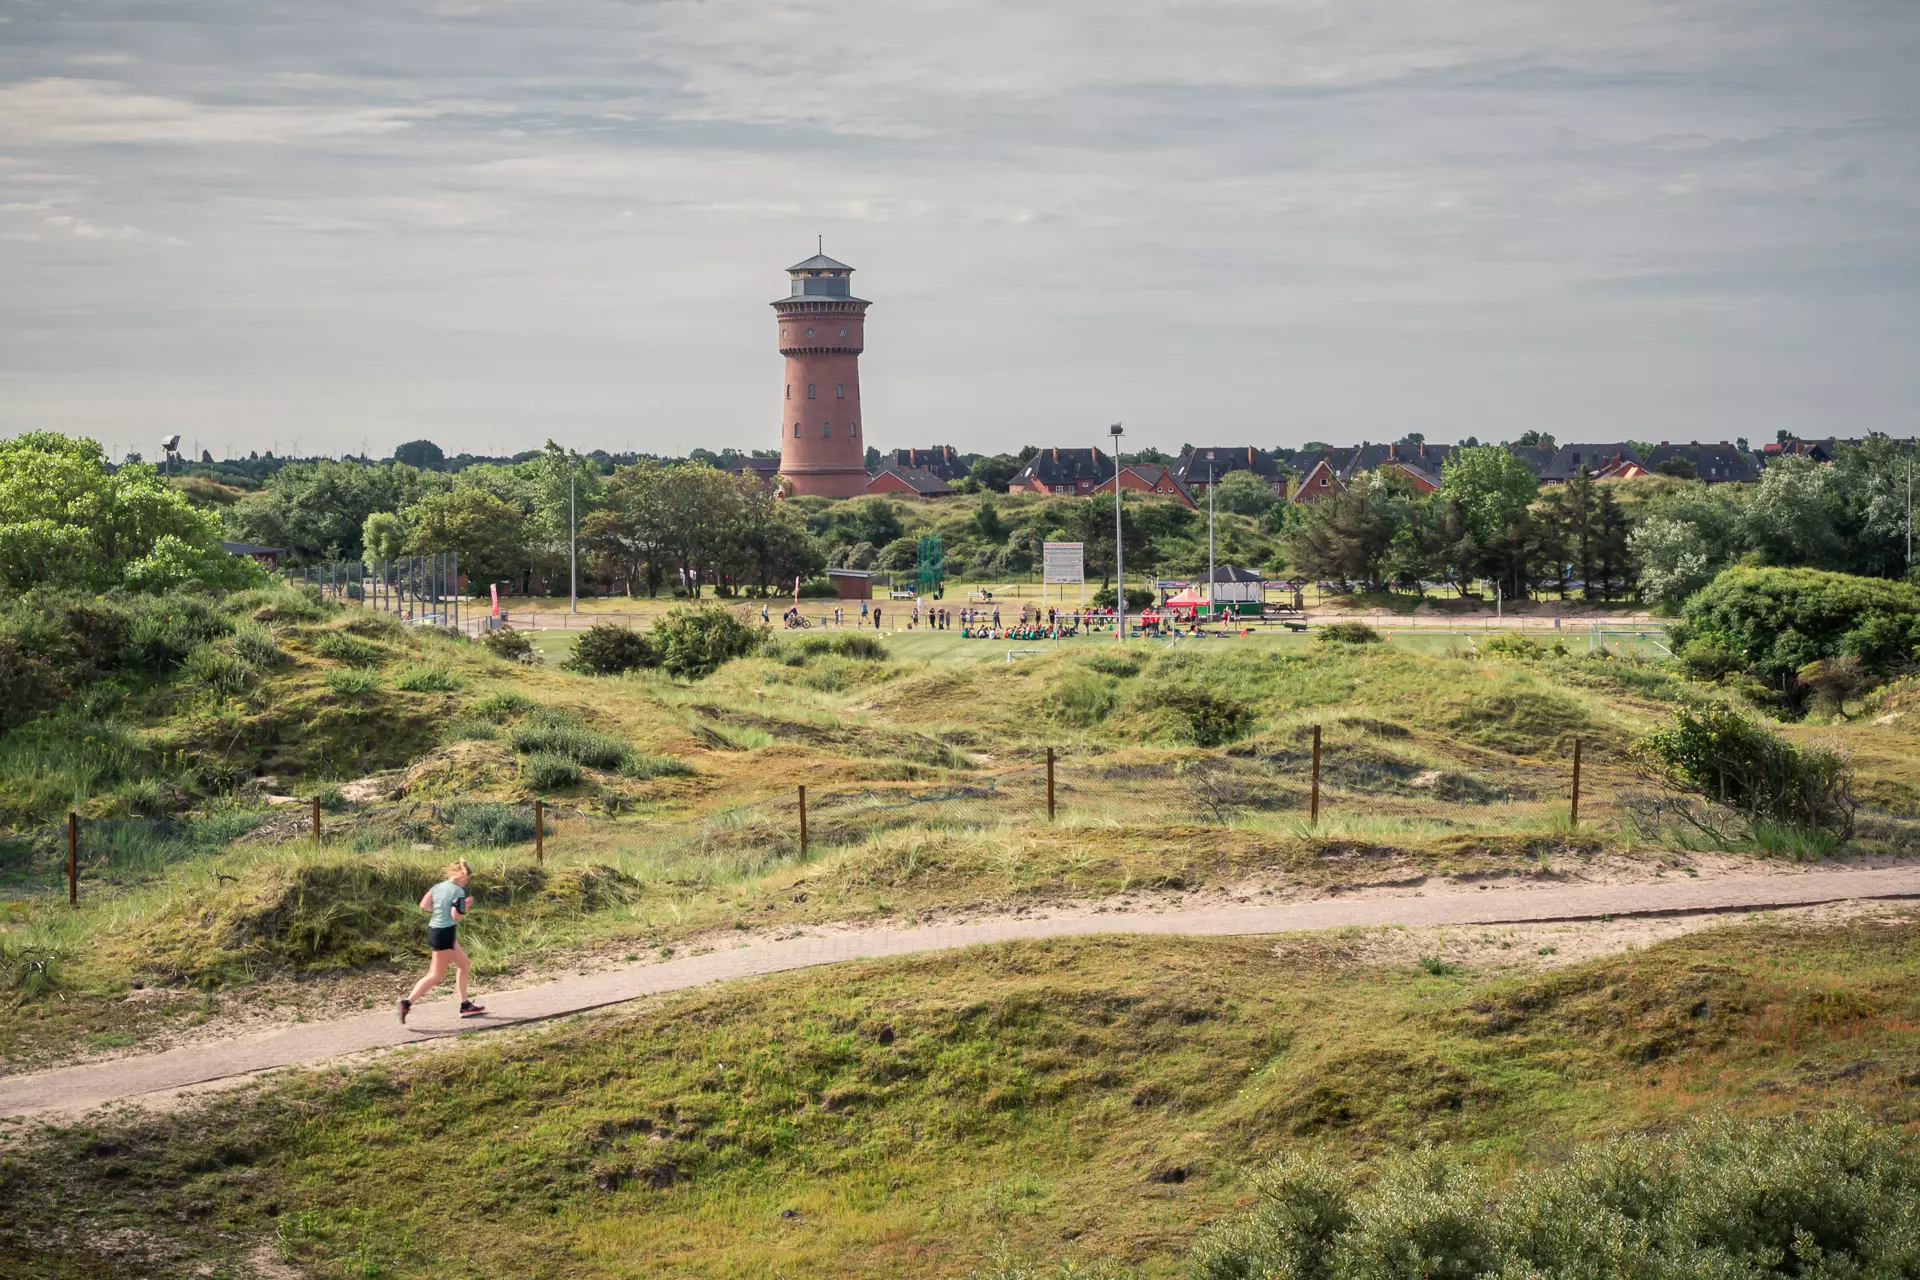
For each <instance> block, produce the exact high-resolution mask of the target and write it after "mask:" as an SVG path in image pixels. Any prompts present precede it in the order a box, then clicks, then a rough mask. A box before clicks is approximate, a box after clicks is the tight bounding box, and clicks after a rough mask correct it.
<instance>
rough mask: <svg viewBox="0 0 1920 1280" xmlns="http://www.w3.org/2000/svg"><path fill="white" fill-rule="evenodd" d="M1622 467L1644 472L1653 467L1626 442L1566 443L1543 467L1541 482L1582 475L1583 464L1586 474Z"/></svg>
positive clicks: (1560, 482) (1597, 473)
mask: <svg viewBox="0 0 1920 1280" xmlns="http://www.w3.org/2000/svg"><path fill="white" fill-rule="evenodd" d="M1623 466H1634V467H1639V468H1640V469H1641V470H1643V471H1646V470H1650V469H1651V468H1649V467H1648V466H1647V462H1646V459H1644V458H1642V457H1641V456H1640V454H1639V453H1638V452H1637V451H1636V450H1635V449H1634V447H1633V446H1632V445H1630V444H1627V443H1626V442H1624V441H1622V442H1621V443H1619V444H1563V445H1561V446H1560V448H1559V449H1557V450H1555V451H1554V455H1553V461H1552V462H1550V463H1548V464H1547V465H1546V467H1545V468H1544V469H1542V470H1541V472H1540V483H1541V484H1565V483H1566V482H1567V481H1569V480H1571V479H1573V478H1574V477H1575V476H1577V475H1579V474H1580V468H1582V467H1585V468H1586V469H1587V474H1589V475H1592V476H1596V477H1597V476H1600V475H1601V474H1602V473H1603V472H1607V471H1610V470H1617V469H1619V468H1621V467H1623Z"/></svg>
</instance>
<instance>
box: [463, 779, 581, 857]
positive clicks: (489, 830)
mask: <svg viewBox="0 0 1920 1280" xmlns="http://www.w3.org/2000/svg"><path fill="white" fill-rule="evenodd" d="M577 773H578V771H577V770H576V776H575V778H574V779H573V781H574V782H578V781H579V780H580V779H579V777H578V776H577ZM535 785H540V784H535ZM550 785H557V786H569V785H571V784H570V783H565V782H562V783H555V784H550ZM543 789H544V788H543ZM447 816H448V818H449V821H450V825H449V831H450V833H451V834H452V836H453V839H454V841H455V842H456V843H458V844H467V845H484V846H488V847H491V848H500V847H502V846H505V845H510V844H525V843H526V842H527V841H529V840H531V839H533V814H531V813H530V812H528V811H527V809H526V808H525V807H524V806H513V805H504V804H460V805H454V806H452V807H451V808H450V809H449V810H448V814H447Z"/></svg>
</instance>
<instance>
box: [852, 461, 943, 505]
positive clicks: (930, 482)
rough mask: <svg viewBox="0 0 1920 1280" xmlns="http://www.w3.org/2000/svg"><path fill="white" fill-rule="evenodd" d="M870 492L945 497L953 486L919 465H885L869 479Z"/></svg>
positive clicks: (868, 488)
mask: <svg viewBox="0 0 1920 1280" xmlns="http://www.w3.org/2000/svg"><path fill="white" fill-rule="evenodd" d="M867 492H868V493H904V494H906V495H908V496H909V497H914V498H944V497H947V496H948V495H949V494H951V493H952V492H953V486H952V485H950V484H948V483H947V482H946V481H945V480H942V479H941V478H940V477H939V476H936V475H934V474H933V473H932V472H931V471H922V470H920V469H919V468H918V467H883V468H882V469H880V470H879V471H876V472H874V473H873V478H872V479H871V480H869V481H867Z"/></svg>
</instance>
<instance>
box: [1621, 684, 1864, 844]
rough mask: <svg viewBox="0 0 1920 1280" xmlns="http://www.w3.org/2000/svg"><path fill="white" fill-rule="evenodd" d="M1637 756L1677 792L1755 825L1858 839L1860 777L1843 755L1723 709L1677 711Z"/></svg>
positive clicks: (1636, 747) (1637, 748)
mask: <svg viewBox="0 0 1920 1280" xmlns="http://www.w3.org/2000/svg"><path fill="white" fill-rule="evenodd" d="M1630 754H1631V756H1632V758H1633V759H1634V760H1635V761H1636V762H1638V763H1639V764H1640V765H1641V766H1642V767H1643V768H1645V769H1646V770H1647V771H1648V772H1649V773H1651V774H1653V775H1654V776H1655V777H1656V778H1658V779H1659V780H1660V781H1662V782H1663V783H1665V784H1666V785H1667V786H1669V787H1671V788H1673V789H1674V790H1676V791H1681V792H1685V793H1688V794H1692V795H1698V796H1704V797H1705V798H1706V799H1708V800H1711V801H1713V802H1714V803H1715V804H1719V805H1724V806H1726V807H1727V808H1729V809H1734V810H1737V811H1739V812H1741V813H1743V814H1745V815H1746V816H1747V818H1748V820H1749V822H1752V823H1757V822H1759V821H1761V820H1767V821H1772V822H1778V823H1783V824H1785V825H1788V826H1793V827H1799V828H1801V829H1803V830H1807V831H1832V832H1835V833H1836V834H1838V835H1839V836H1840V837H1841V838H1842V839H1844V838H1846V837H1847V836H1849V835H1851V834H1852V833H1853V814H1854V800H1853V793H1852V772H1851V770H1849V769H1848V767H1847V763H1846V761H1845V760H1843V759H1842V758H1841V757H1840V756H1839V754H1837V753H1836V752H1833V751H1828V750H1826V749H1824V748H1821V747H1796V746H1794V745H1793V744H1792V743H1790V742H1788V741H1786V740H1785V739H1783V738H1781V737H1780V736H1778V735H1777V734H1774V733H1770V732H1768V731H1767V730H1766V729H1763V728H1761V727H1760V726H1759V725H1758V724H1756V723H1754V721H1753V720H1752V719H1750V718H1749V717H1747V716H1746V715H1744V714H1742V713H1741V712H1739V711H1736V710H1734V709H1733V708H1732V707H1728V706H1723V705H1721V704H1719V703H1711V702H1710V703H1702V704H1698V705H1685V704H1683V705H1681V706H1679V707H1676V708H1674V712H1673V724H1672V725H1670V726H1669V727H1667V728H1665V729H1661V730H1658V731H1656V732H1654V733H1650V734H1648V735H1647V736H1646V737H1644V738H1641V739H1640V740H1638V741H1637V742H1635V743H1634V744H1633V746H1632V748H1631V749H1630Z"/></svg>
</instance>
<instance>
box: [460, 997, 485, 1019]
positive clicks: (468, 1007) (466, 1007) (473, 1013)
mask: <svg viewBox="0 0 1920 1280" xmlns="http://www.w3.org/2000/svg"><path fill="white" fill-rule="evenodd" d="M486 1011H487V1006H485V1005H483V1004H475V1003H474V1002H473V1001H471V1000H462V1001H461V1002H460V1016H461V1017H463V1018H477V1017H479V1016H480V1015H481V1014H483V1013H485V1012H486Z"/></svg>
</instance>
